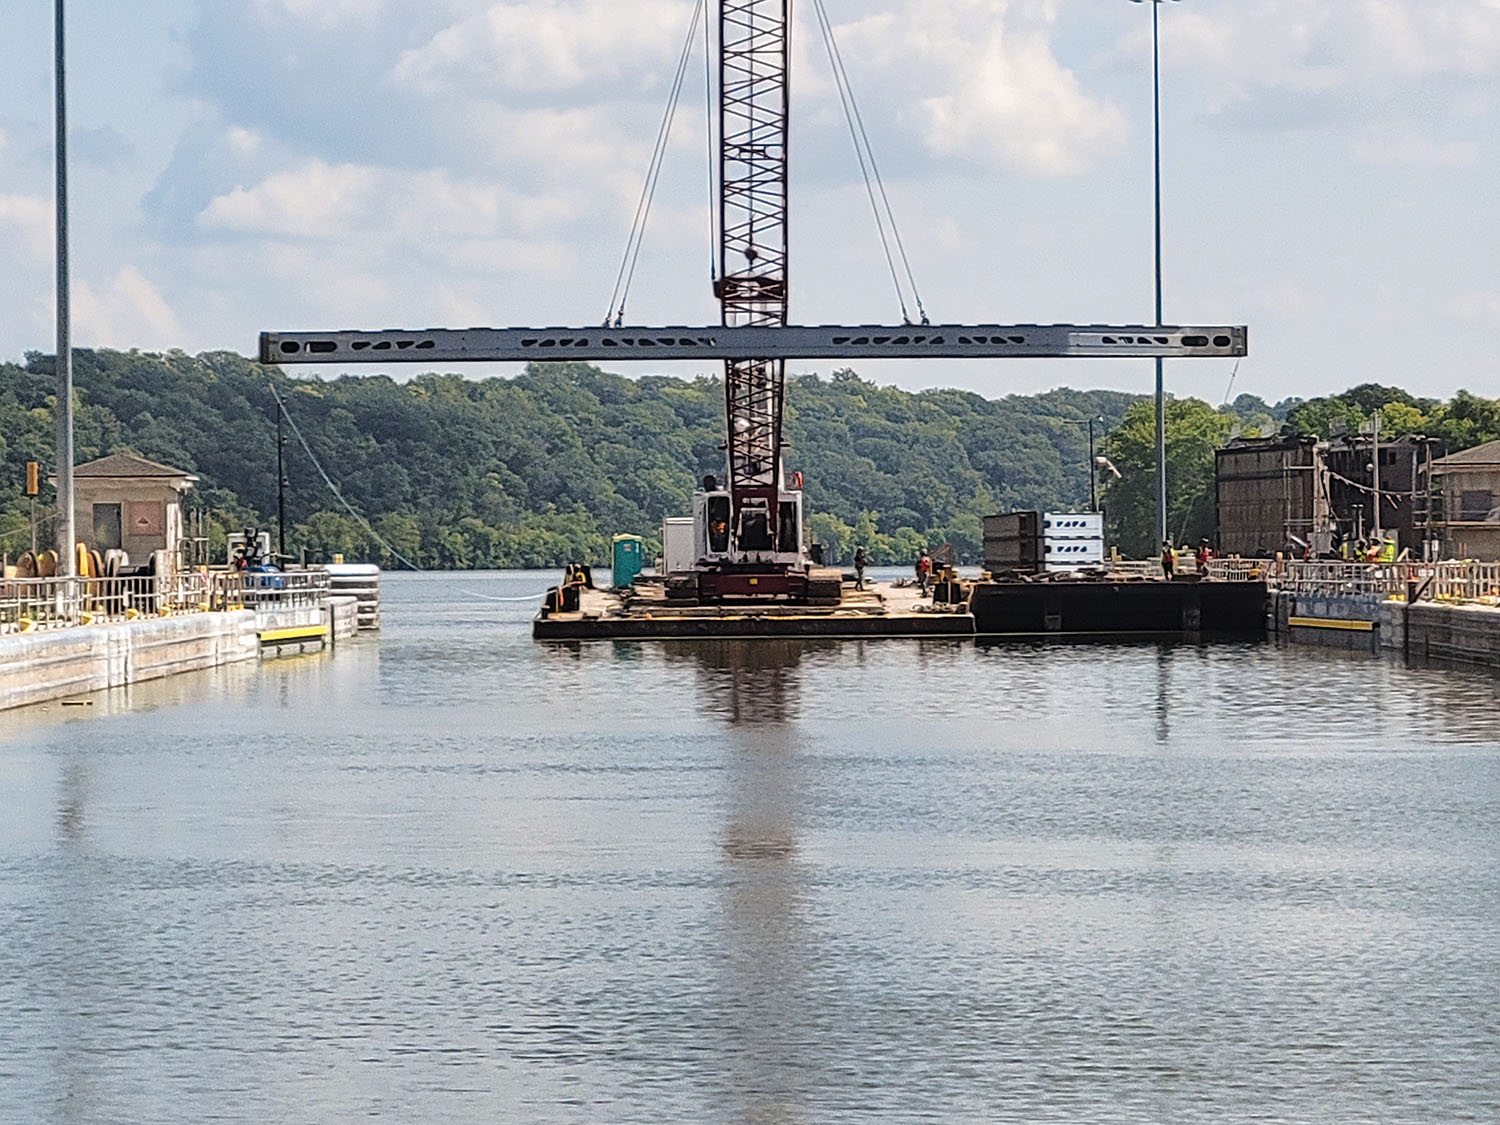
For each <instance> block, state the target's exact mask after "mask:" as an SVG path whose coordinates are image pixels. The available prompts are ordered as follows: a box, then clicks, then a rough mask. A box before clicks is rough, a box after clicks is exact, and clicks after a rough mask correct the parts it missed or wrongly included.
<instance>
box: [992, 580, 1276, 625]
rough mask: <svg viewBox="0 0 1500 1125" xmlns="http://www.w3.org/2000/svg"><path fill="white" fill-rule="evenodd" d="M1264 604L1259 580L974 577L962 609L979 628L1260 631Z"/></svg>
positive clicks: (1263, 616) (1264, 609)
mask: <svg viewBox="0 0 1500 1125" xmlns="http://www.w3.org/2000/svg"><path fill="white" fill-rule="evenodd" d="M1266 604H1267V603H1266V585H1265V583H1264V582H1198V581H1175V582H1161V581H1139V580H1137V581H1127V580H1121V581H1118V582H1110V581H1089V580H1080V581H1072V582H1069V581H1062V582H980V583H977V584H976V585H975V586H974V592H973V595H972V596H971V598H970V600H969V611H970V613H971V614H972V615H973V617H974V631H975V632H976V633H978V634H980V635H981V636H983V635H992V636H993V635H1000V636H1035V635H1053V636H1056V635H1059V634H1073V635H1110V634H1121V633H1124V634H1132V633H1133V634H1143V635H1145V634H1152V635H1165V634H1179V635H1180V634H1202V633H1213V634H1238V635H1263V634H1264V633H1265V630H1266Z"/></svg>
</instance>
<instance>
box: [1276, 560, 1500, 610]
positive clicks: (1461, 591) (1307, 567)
mask: <svg viewBox="0 0 1500 1125" xmlns="http://www.w3.org/2000/svg"><path fill="white" fill-rule="evenodd" d="M1276 587H1277V589H1279V590H1282V591H1285V592H1286V593H1289V594H1313V595H1360V594H1363V595H1373V596H1375V597H1383V598H1394V597H1400V598H1405V597H1406V596H1407V594H1408V592H1409V591H1410V590H1413V589H1414V590H1415V592H1416V594H1417V597H1418V598H1419V599H1420V600H1422V601H1451V602H1474V603H1479V604H1487V605H1496V604H1500V563H1492V562H1462V561H1454V562H1430V563H1420V562H1393V563H1360V562H1288V563H1283V564H1281V573H1280V575H1279V577H1278V580H1277V582H1276Z"/></svg>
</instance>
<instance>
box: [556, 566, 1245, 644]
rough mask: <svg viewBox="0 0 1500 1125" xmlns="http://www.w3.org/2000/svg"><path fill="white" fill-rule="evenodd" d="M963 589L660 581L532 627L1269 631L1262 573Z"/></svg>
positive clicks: (609, 633)
mask: <svg viewBox="0 0 1500 1125" xmlns="http://www.w3.org/2000/svg"><path fill="white" fill-rule="evenodd" d="M965 593H966V597H965V598H964V600H962V601H961V602H958V603H957V604H952V605H945V604H937V605H935V604H933V603H932V601H930V600H928V599H926V598H923V597H922V596H920V594H919V592H918V590H917V588H916V587H915V586H912V585H904V584H903V585H896V584H891V583H870V584H869V588H868V589H866V590H855V589H853V588H852V587H851V586H849V585H847V584H846V585H845V587H844V590H843V595H842V597H841V599H840V600H839V601H838V603H837V604H834V605H826V606H819V605H793V604H788V603H785V602H759V603H753V602H752V603H745V604H741V605H732V604H726V605H709V606H703V605H693V604H682V603H679V602H674V601H671V600H669V599H668V598H667V597H666V596H665V593H664V592H663V591H662V589H661V587H660V586H653V585H651V584H644V585H638V586H634V587H631V588H630V589H628V590H626V591H617V590H594V589H586V588H585V589H580V590H578V600H577V607H576V609H568V610H565V611H562V612H559V611H547V610H544V611H543V612H542V613H540V614H538V615H537V617H536V618H535V620H534V621H533V623H532V636H533V637H534V638H535V639H537V640H544V641H560V640H568V641H579V640H684V639H695V638H742V637H825V638H841V637H847V638H855V637H864V638H874V637H972V636H1018V637H1019V636H1065V635H1072V636H1080V635H1084V636H1116V635H1150V636H1164V635H1165V636H1171V635H1176V636H1183V637H1198V636H1202V635H1204V634H1209V635H1216V634H1238V635H1263V634H1264V633H1265V629H1266V584H1265V583H1264V582H1261V581H1234V582H1222V581H1205V582H1199V581H1196V580H1177V581H1172V582H1166V581H1161V580H1159V579H1158V580H1149V579H1139V578H1134V579H1131V578H1121V579H1119V580H1110V579H1101V578H1090V579H1079V580H1075V581H1038V582H1027V581H996V582H988V581H985V582H976V583H974V584H972V586H970V585H968V584H965Z"/></svg>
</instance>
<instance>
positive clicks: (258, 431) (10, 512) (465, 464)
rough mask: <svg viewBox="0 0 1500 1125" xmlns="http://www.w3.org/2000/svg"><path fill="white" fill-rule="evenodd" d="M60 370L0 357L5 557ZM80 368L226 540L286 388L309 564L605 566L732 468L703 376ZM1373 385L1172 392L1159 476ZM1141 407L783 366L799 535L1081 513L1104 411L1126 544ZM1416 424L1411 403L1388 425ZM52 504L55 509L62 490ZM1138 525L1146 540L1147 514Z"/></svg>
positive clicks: (946, 534)
mask: <svg viewBox="0 0 1500 1125" xmlns="http://www.w3.org/2000/svg"><path fill="white" fill-rule="evenodd" d="M53 371H54V369H53V360H52V358H51V357H50V356H45V355H40V354H28V356H27V357H26V360H25V362H24V363H23V364H19V365H16V364H3V365H0V474H3V475H0V481H3V482H5V483H4V485H3V486H0V537H3V542H0V548H3V549H4V550H6V551H8V552H9V553H10V555H11V556H12V557H14V556H15V555H16V554H17V553H18V552H19V550H20V549H21V548H22V546H24V545H25V543H26V540H27V538H28V534H29V533H28V531H27V528H28V502H27V500H26V498H25V497H24V496H23V495H22V494H21V493H22V490H21V481H22V480H23V479H24V465H25V462H26V461H27V460H36V461H38V462H40V463H41V464H42V465H43V466H44V471H50V465H51V459H52V445H53V405H54V398H53V395H54V393H55V384H54V373H53ZM74 380H75V386H76V388H77V396H78V402H77V405H76V407H75V419H76V432H75V446H76V456H77V460H78V461H79V462H80V463H81V462H84V461H87V460H90V459H93V458H95V457H101V456H105V455H107V454H109V453H113V452H119V451H126V452H132V453H136V454H138V455H140V456H143V457H147V458H149V459H151V460H154V461H161V462H164V463H166V464H169V465H172V466H174V467H176V468H179V469H184V470H187V471H188V472H191V473H194V474H196V475H197V476H198V477H199V478H200V483H199V484H198V486H197V487H196V488H195V489H194V490H193V492H192V493H190V501H189V503H190V508H191V510H192V511H193V512H194V513H196V514H197V516H198V517H199V518H201V519H202V520H203V522H204V525H205V527H206V529H207V532H208V534H209V536H210V539H211V541H212V543H213V545H214V549H215V551H216V552H220V553H221V552H222V549H223V546H222V545H223V541H224V536H225V534H226V533H227V532H229V531H232V530H238V529H240V528H241V527H244V526H249V525H257V526H260V527H263V528H264V527H269V526H270V525H271V523H272V521H273V520H274V517H275V513H276V494H277V480H276V403H275V397H274V395H273V393H272V391H273V387H274V388H275V390H276V392H278V393H279V394H280V395H281V397H282V398H283V399H284V400H285V402H286V404H287V411H288V413H289V415H290V417H291V418H292V420H293V421H294V422H295V423H296V427H297V430H299V431H300V433H301V435H302V437H303V438H305V440H306V442H307V447H308V449H310V450H311V453H312V455H313V457H315V458H316V460H317V462H318V464H319V465H321V467H322V469H323V471H324V472H326V473H327V475H328V477H329V478H331V480H332V482H333V485H334V486H335V487H336V488H337V494H335V493H334V491H333V490H332V489H331V488H330V487H329V485H328V484H327V483H325V481H324V479H323V477H322V474H321V473H320V472H319V468H318V465H315V464H314V461H313V459H312V458H310V457H309V455H308V452H307V450H304V449H303V448H302V445H301V443H300V442H299V440H298V439H297V438H296V437H294V436H293V435H292V431H291V430H290V429H288V431H287V433H288V437H289V439H290V440H289V441H288V443H287V445H286V448H285V459H286V466H287V476H288V479H289V482H290V487H289V489H288V492H287V517H288V528H287V543H288V548H289V550H292V551H298V550H300V549H304V548H305V549H306V550H307V551H308V553H309V556H310V557H314V558H321V557H327V556H329V555H331V554H334V553H340V554H343V555H344V556H345V557H346V558H348V559H351V560H353V559H369V560H371V561H376V562H380V563H382V564H383V565H387V566H390V565H401V560H407V561H409V562H410V563H411V564H413V565H416V566H420V567H423V568H429V567H430V568H451V569H466V568H480V567H553V566H558V565H561V564H563V563H565V562H569V561H574V560H591V561H596V562H597V561H602V560H604V559H605V558H607V557H608V551H609V548H608V544H609V538H610V536H611V535H613V534H615V533H617V532H632V533H635V534H640V535H643V536H644V537H645V538H646V539H647V540H648V549H650V550H657V549H659V535H660V528H661V523H662V520H663V519H664V518H665V517H668V516H677V515H687V514H689V513H690V511H691V502H692V493H693V490H694V488H695V487H697V484H698V482H699V481H700V480H701V479H702V477H703V476H705V475H707V474H722V472H723V461H724V454H723V451H722V449H721V445H722V442H723V432H722V431H723V425H724V422H723V411H724V406H723V387H722V383H721V381H720V380H719V379H718V378H717V377H714V376H700V377H698V378H696V379H681V378H670V377H665V376H652V375H648V376H644V377H641V378H629V379H628V378H624V377H622V376H619V375H614V374H610V373H608V372H605V371H601V370H600V369H598V368H597V367H594V366H592V365H589V364H582V363H564V364H534V365H531V366H529V367H528V368H527V369H526V370H525V371H524V372H523V373H521V374H520V375H517V376H515V377H513V378H487V379H469V378H464V377H461V376H458V375H451V374H424V375H419V376H417V377H415V378H413V379H410V380H409V381H405V382H399V383H398V382H396V381H395V380H393V379H391V378H389V377H387V376H384V375H371V376H360V377H352V376H345V377H340V378H333V379H326V380H317V379H291V378H288V377H287V376H286V375H285V374H284V373H282V372H280V371H278V370H275V369H266V368H262V367H261V366H260V365H259V364H257V363H255V362H253V361H251V360H249V359H246V358H245V357H243V356H239V355H236V354H233V353H229V352H211V353H206V354H203V355H199V356H189V355H185V354H183V353H181V352H169V353H166V354H164V355H157V354H147V353H140V352H134V351H132V352H118V351H107V350H98V351H90V350H79V351H77V352H76V353H75V356H74ZM1364 390H1365V389H1364V388H1356V389H1355V391H1351V392H1348V393H1349V394H1350V395H1353V396H1355V397H1354V398H1353V399H1350V400H1348V401H1347V402H1346V401H1345V400H1344V399H1343V398H1339V399H1338V400H1337V402H1339V403H1342V404H1343V405H1342V406H1337V405H1328V404H1329V403H1333V402H1335V400H1314V401H1313V402H1311V403H1302V402H1299V401H1295V400H1292V401H1289V402H1287V403H1281V404H1277V405H1276V406H1274V407H1273V406H1268V405H1267V404H1265V403H1263V402H1261V401H1260V400H1259V399H1254V398H1253V396H1241V397H1240V399H1237V400H1236V401H1235V403H1233V404H1230V405H1228V406H1226V407H1222V408H1218V409H1215V408H1213V407H1209V406H1208V405H1207V404H1204V403H1200V402H1197V401H1196V400H1192V399H1183V400H1176V399H1174V400H1172V402H1171V405H1170V407H1169V452H1168V462H1169V472H1170V478H1169V479H1171V480H1172V481H1173V487H1174V501H1173V502H1174V505H1175V507H1176V511H1175V512H1174V520H1175V519H1179V518H1180V519H1181V521H1182V525H1183V527H1184V529H1185V530H1184V534H1185V535H1192V534H1198V533H1199V532H1198V528H1199V527H1200V526H1201V521H1202V519H1203V518H1204V517H1205V514H1206V515H1207V518H1209V519H1210V520H1211V518H1212V516H1211V510H1212V504H1211V501H1210V502H1209V504H1208V505H1207V507H1206V508H1205V506H1204V501H1203V488H1202V485H1203V481H1204V480H1205V479H1206V480H1207V481H1208V483H1209V486H1210V494H1211V483H1212V462H1213V448H1215V447H1216V443H1219V442H1222V441H1223V440H1224V439H1225V438H1226V437H1227V436H1228V434H1229V433H1230V432H1232V431H1233V430H1234V429H1235V428H1238V429H1239V432H1242V433H1248V432H1251V431H1255V432H1261V431H1262V430H1264V431H1265V432H1274V430H1275V428H1276V427H1280V426H1284V425H1293V424H1298V423H1299V421H1302V420H1304V419H1305V420H1306V424H1312V423H1313V422H1319V423H1320V424H1321V422H1322V421H1323V420H1324V419H1326V418H1331V417H1333V416H1334V415H1335V414H1336V413H1337V411H1338V410H1339V409H1344V410H1345V411H1346V412H1352V411H1355V410H1357V409H1360V404H1361V403H1362V402H1363V401H1364V400H1365V398H1367V397H1368V396H1367V395H1365V394H1364ZM1381 391H1382V394H1381V395H1376V396H1375V397H1384V399H1385V401H1382V402H1381V403H1379V404H1378V405H1379V408H1380V409H1382V410H1383V411H1385V410H1387V409H1391V408H1395V407H1399V408H1402V409H1407V410H1415V411H1416V412H1417V414H1418V415H1419V416H1420V418H1421V419H1422V423H1423V424H1424V425H1426V426H1429V427H1436V426H1445V427H1447V428H1448V429H1450V430H1452V431H1453V433H1454V434H1455V435H1458V434H1462V435H1463V440H1468V439H1470V438H1473V439H1474V440H1488V438H1487V437H1483V436H1479V435H1485V434H1489V435H1491V436H1493V431H1494V430H1495V429H1496V426H1495V424H1494V423H1495V421H1496V420H1495V418H1494V417H1493V415H1494V413H1495V410H1496V404H1495V403H1493V402H1491V401H1490V400H1483V399H1475V398H1473V397H1472V396H1468V397H1465V396H1462V395H1461V396H1460V397H1459V398H1458V399H1455V400H1454V401H1453V402H1452V403H1436V402H1430V401H1427V400H1417V399H1411V398H1410V396H1405V395H1402V394H1399V393H1395V392H1391V389H1389V388H1382V389H1381ZM1356 392H1358V393H1356ZM1385 392H1391V393H1385ZM1486 404H1487V406H1486ZM1485 409H1488V410H1489V411H1490V413H1489V414H1486V413H1485V412H1484V410H1485ZM1151 417H1152V408H1151V404H1150V401H1149V400H1148V399H1142V398H1141V397H1140V396H1135V395H1130V394H1125V393H1122V392H1117V391H1073V390H1066V389H1059V390H1054V391H1049V392H1047V393H1045V394H1038V395H1010V396H1006V397H1004V398H1000V399H986V398H984V397H983V396H981V395H977V394H973V393H971V392H967V391H958V390H933V391H922V392H915V393H913V392H908V391H903V390H899V389H897V388H895V387H885V386H877V385H876V384H874V383H872V382H869V381H867V380H865V379H862V378H861V377H860V376H859V375H858V374H857V373H856V372H854V371H852V370H843V371H839V372H836V373H834V375H833V376H832V377H830V378H827V379H823V378H820V377H818V376H815V375H803V376H798V377H793V378H790V379H789V380H788V392H787V407H786V438H787V443H788V449H787V455H786V465H787V469H788V471H789V472H790V471H793V470H795V471H800V472H801V473H802V474H803V478H804V482H805V491H806V509H807V512H808V525H809V531H810V533H811V536H812V538H813V539H814V540H816V541H818V542H821V543H824V544H826V545H827V547H828V548H829V551H830V554H831V557H832V558H833V559H835V560H839V561H847V560H849V559H850V558H851V557H852V555H853V552H854V549H855V547H857V546H864V547H865V548H866V551H867V552H868V553H869V555H870V558H871V560H872V561H873V562H875V563H877V564H884V563H900V562H907V561H910V559H911V558H913V557H914V556H915V555H916V553H917V552H918V551H919V550H920V549H921V548H922V547H929V548H934V547H938V546H941V545H942V544H944V543H952V544H953V546H954V548H955V550H956V551H957V553H958V556H959V558H960V559H962V560H965V561H978V559H979V558H980V557H981V553H982V520H983V517H984V516H986V515H988V514H991V513H994V512H1000V511H1007V510H1012V509H1017V508H1036V509H1043V510H1049V509H1050V510H1068V509H1079V508H1082V507H1086V506H1087V504H1088V502H1089V484H1090V475H1089V468H1090V465H1089V446H1088V437H1089V427H1088V421H1089V419H1090V418H1093V419H1095V420H1096V421H1095V423H1094V431H1095V435H1096V437H1097V438H1099V440H1100V447H1099V448H1100V451H1101V452H1103V453H1104V454H1106V455H1107V456H1109V457H1110V458H1111V459H1112V460H1113V463H1114V464H1115V466H1116V467H1117V468H1118V469H1119V471H1120V473H1121V476H1120V478H1119V479H1118V480H1115V479H1114V478H1113V477H1111V481H1112V483H1110V484H1109V485H1108V487H1107V488H1106V489H1105V490H1104V493H1103V495H1104V496H1105V497H1106V498H1107V501H1108V505H1109V509H1110V512H1111V520H1110V522H1111V524H1112V526H1113V527H1114V528H1115V534H1116V541H1117V542H1119V543H1120V544H1121V545H1122V547H1126V546H1129V547H1130V548H1131V549H1135V546H1136V545H1135V544H1134V530H1135V528H1134V525H1135V524H1136V523H1137V522H1138V512H1137V509H1138V508H1139V507H1140V503H1141V502H1142V501H1141V498H1142V497H1146V498H1149V497H1150V496H1154V492H1153V491H1152V488H1153V487H1154V486H1153V485H1152V484H1151V483H1150V477H1151V471H1152V466H1153V464H1154V454H1152V453H1151V452H1150V450H1151V442H1150V439H1149V432H1148V431H1149V429H1150V426H1151V425H1152V423H1151ZM1411 420H1412V419H1411V416H1410V415H1407V414H1401V413H1400V411H1399V410H1398V411H1397V412H1396V414H1395V415H1393V417H1392V418H1391V419H1390V421H1389V423H1388V427H1387V428H1391V429H1394V428H1397V426H1398V425H1401V424H1406V423H1408V422H1411ZM1143 439H1144V444H1142V441H1143ZM1474 440H1469V444H1473V443H1474ZM1457 447H1458V446H1454V447H1452V448H1457ZM1205 465H1206V470H1205V467H1204V466H1205ZM1205 472H1206V474H1207V476H1206V478H1205V475H1204V474H1205ZM41 501H42V503H41V504H40V505H39V506H40V507H41V508H42V510H44V511H50V504H51V501H50V499H49V498H48V497H45V496H44V497H42V498H41ZM1152 503H1154V501H1153V502H1152ZM1150 510H1151V511H1154V508H1152V509H1150ZM1143 526H1144V527H1145V528H1146V530H1147V537H1148V541H1147V542H1146V544H1145V553H1149V550H1150V547H1151V544H1150V542H1149V537H1150V528H1151V527H1152V526H1154V517H1152V518H1150V519H1147V520H1146V521H1145V523H1144V525H1143ZM43 538H44V539H46V538H47V534H46V533H45V532H44V535H43Z"/></svg>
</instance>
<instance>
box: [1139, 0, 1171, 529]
mask: <svg viewBox="0 0 1500 1125" xmlns="http://www.w3.org/2000/svg"><path fill="white" fill-rule="evenodd" d="M1148 2H1149V3H1150V5H1151V89H1152V114H1151V119H1152V124H1153V130H1152V131H1153V135H1154V137H1155V153H1156V174H1155V183H1156V323H1157V324H1158V325H1160V324H1161V36H1160V33H1159V23H1160V20H1159V19H1158V15H1159V13H1158V12H1157V10H1156V9H1157V8H1158V7H1159V6H1160V5H1161V4H1164V3H1166V0H1131V3H1133V4H1144V3H1148ZM1156 538H1157V540H1158V542H1162V543H1165V542H1166V541H1167V409H1166V393H1165V390H1164V384H1163V381H1162V370H1161V356H1157V357H1156Z"/></svg>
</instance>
